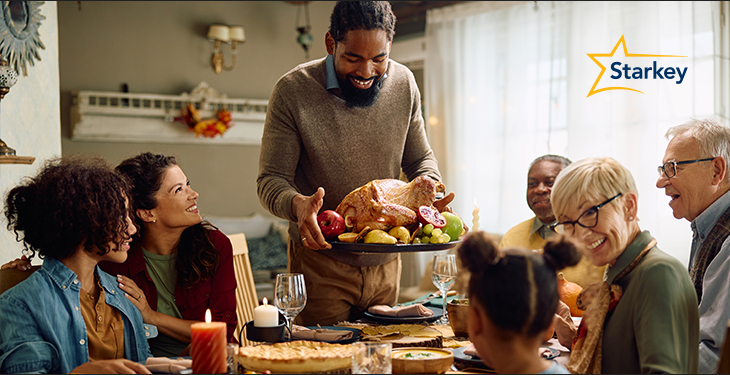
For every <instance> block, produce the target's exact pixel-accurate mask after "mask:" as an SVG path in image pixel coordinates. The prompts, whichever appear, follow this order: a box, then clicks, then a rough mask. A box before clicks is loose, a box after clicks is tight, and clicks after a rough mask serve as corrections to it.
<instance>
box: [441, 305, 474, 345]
mask: <svg viewBox="0 0 730 375" xmlns="http://www.w3.org/2000/svg"><path fill="white" fill-rule="evenodd" d="M446 311H447V312H448V314H449V325H451V330H453V331H454V336H456V337H469V332H468V330H467V323H468V322H469V299H452V300H451V301H449V302H448V303H447V304H446Z"/></svg>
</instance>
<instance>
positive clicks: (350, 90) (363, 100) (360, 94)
mask: <svg viewBox="0 0 730 375" xmlns="http://www.w3.org/2000/svg"><path fill="white" fill-rule="evenodd" d="M382 78H383V76H380V77H378V78H377V79H375V82H373V84H372V85H371V86H370V87H369V88H367V89H358V88H357V87H355V86H354V85H353V84H352V82H350V79H348V78H345V79H341V78H340V76H337V82H339V84H340V90H341V91H342V96H343V97H344V98H345V103H346V104H347V106H348V107H350V108H367V107H370V106H371V105H373V104H374V103H375V101H376V100H377V99H378V95H379V94H380V88H381V86H382V85H383V79H382ZM357 79H361V78H360V77H357Z"/></svg>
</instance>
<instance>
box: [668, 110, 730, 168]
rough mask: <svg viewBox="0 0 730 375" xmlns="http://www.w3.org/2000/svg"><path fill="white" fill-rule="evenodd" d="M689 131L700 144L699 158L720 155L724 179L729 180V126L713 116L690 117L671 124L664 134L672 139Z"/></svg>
mask: <svg viewBox="0 0 730 375" xmlns="http://www.w3.org/2000/svg"><path fill="white" fill-rule="evenodd" d="M686 132H690V135H692V136H693V137H694V138H695V139H696V140H697V143H698V144H699V146H700V155H699V156H698V157H699V158H709V157H717V156H722V158H723V159H725V165H726V166H727V172H728V173H726V174H725V179H726V180H727V181H730V126H727V125H724V124H721V123H720V122H719V121H717V120H715V119H713V118H706V119H704V120H698V119H691V120H689V121H687V122H685V123H684V124H681V125H677V126H673V127H671V128H669V130H667V134H665V135H664V137H665V138H667V139H670V140H671V139H672V138H674V137H675V136H677V135H680V134H684V133H686Z"/></svg>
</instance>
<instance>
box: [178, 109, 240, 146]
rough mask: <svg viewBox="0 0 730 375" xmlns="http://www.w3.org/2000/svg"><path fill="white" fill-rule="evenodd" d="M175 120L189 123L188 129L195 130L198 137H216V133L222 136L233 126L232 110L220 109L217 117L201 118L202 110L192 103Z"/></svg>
mask: <svg viewBox="0 0 730 375" xmlns="http://www.w3.org/2000/svg"><path fill="white" fill-rule="evenodd" d="M175 120H176V121H178V122H182V123H183V124H186V125H188V130H190V131H191V132H195V137H196V138H197V137H199V136H201V135H202V136H203V137H207V138H214V137H215V136H216V135H220V136H221V137H222V136H223V134H224V133H225V132H226V131H227V130H228V129H229V128H230V127H231V126H233V121H232V118H231V112H229V111H227V110H226V109H221V110H219V111H218V113H217V114H216V118H211V119H201V118H200V111H198V110H197V109H195V106H194V105H193V104H192V103H190V104H188V105H187V106H185V108H183V110H182V117H176V118H175Z"/></svg>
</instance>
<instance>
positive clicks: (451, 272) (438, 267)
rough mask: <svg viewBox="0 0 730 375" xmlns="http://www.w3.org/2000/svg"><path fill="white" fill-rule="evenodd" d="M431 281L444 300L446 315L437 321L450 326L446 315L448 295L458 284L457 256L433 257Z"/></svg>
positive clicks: (442, 255) (439, 255)
mask: <svg viewBox="0 0 730 375" xmlns="http://www.w3.org/2000/svg"><path fill="white" fill-rule="evenodd" d="M431 280H432V281H433V284H434V285H436V288H438V290H440V291H441V298H443V299H444V315H442V316H441V319H439V320H438V321H437V323H440V324H449V317H448V315H447V314H446V293H447V292H448V291H449V289H451V287H452V286H454V283H455V282H456V255H454V254H437V255H434V256H433V268H432V269H431Z"/></svg>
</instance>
